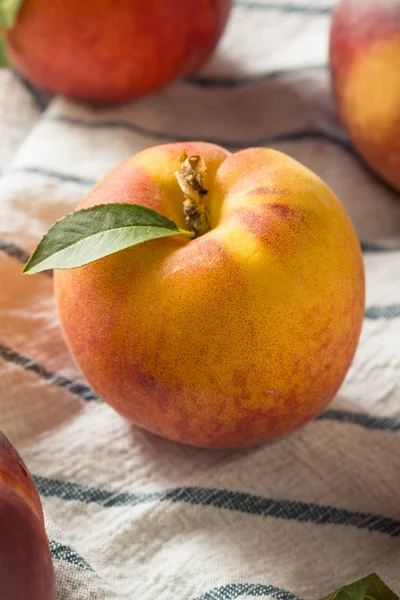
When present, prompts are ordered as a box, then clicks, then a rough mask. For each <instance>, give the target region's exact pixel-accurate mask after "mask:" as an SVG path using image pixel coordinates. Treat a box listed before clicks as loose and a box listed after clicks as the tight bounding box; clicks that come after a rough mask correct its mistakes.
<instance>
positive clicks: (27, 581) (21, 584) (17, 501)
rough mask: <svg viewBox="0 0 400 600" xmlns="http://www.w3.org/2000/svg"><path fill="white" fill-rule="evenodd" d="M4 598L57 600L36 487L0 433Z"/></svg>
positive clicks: (0, 552)
mask: <svg viewBox="0 0 400 600" xmlns="http://www.w3.org/2000/svg"><path fill="white" fill-rule="evenodd" d="M0 531H1V536H0V582H1V597H2V598H4V599H6V598H7V599H10V600H11V599H12V600H27V599H28V598H29V600H56V590H55V582H54V571H53V564H52V559H51V553H50V548H49V543H48V541H47V537H46V532H45V529H44V521H43V512H42V506H41V503H40V498H39V495H38V493H37V490H36V487H35V484H34V482H33V480H32V477H31V475H30V474H29V472H28V470H27V468H26V466H25V464H24V463H23V461H22V459H21V457H20V456H19V455H18V453H17V451H16V450H15V448H13V446H12V445H11V443H10V442H9V441H8V439H7V438H6V437H5V435H4V434H2V433H1V432H0Z"/></svg>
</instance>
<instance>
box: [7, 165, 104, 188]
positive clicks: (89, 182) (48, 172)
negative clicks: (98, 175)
mask: <svg viewBox="0 0 400 600" xmlns="http://www.w3.org/2000/svg"><path fill="white" fill-rule="evenodd" d="M13 173H28V174H32V175H43V176H44V177H49V178H50V179H58V180H59V181H65V182H66V183H76V184H77V185H85V186H90V187H92V186H93V185H95V184H96V183H97V181H96V180H94V179H86V178H85V177H79V176H77V175H70V174H69V173H62V172H60V171H53V170H52V169H46V168H43V167H34V166H24V167H22V166H21V167H17V168H15V169H11V170H9V171H6V172H5V173H3V177H4V176H6V175H12V174H13Z"/></svg>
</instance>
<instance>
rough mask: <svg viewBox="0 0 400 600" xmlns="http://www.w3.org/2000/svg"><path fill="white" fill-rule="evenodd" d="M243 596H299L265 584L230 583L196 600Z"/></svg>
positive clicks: (285, 598) (293, 599)
mask: <svg viewBox="0 0 400 600" xmlns="http://www.w3.org/2000/svg"><path fill="white" fill-rule="evenodd" d="M243 596H272V597H273V598H275V599H276V600H297V596H295V595H294V594H292V593H291V592H288V591H286V590H282V589H281V588H277V587H275V586H273V585H267V584H265V583H229V584H227V585H221V586H220V587H217V588H214V589H212V590H210V591H208V592H206V593H205V594H203V595H202V596H199V597H197V598H195V600H235V598H240V597H243Z"/></svg>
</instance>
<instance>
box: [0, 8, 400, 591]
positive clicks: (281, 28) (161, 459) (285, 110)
mask: <svg viewBox="0 0 400 600" xmlns="http://www.w3.org/2000/svg"><path fill="white" fill-rule="evenodd" d="M329 19H330V3H329V2H327V1H323V0H315V1H314V2H312V3H311V2H309V3H308V4H306V0H291V1H290V2H288V1H286V0H285V1H283V0H282V1H281V2H279V1H278V0H275V2H273V0H254V1H253V0H237V2H236V6H235V8H234V10H233V13H232V17H231V20H230V23H229V26H228V28H227V30H226V33H225V35H224V38H223V40H222V41H221V44H220V46H219V48H218V51H217V52H216V54H215V56H214V57H213V59H212V60H211V61H210V62H209V64H208V65H207V67H206V68H205V69H204V70H203V71H202V73H201V74H198V75H197V76H196V77H194V78H191V79H190V80H183V81H180V82H177V83H175V84H173V85H171V86H170V87H168V88H167V89H165V90H164V91H163V92H161V93H160V94H157V95H154V96H152V97H150V98H145V99H141V100H139V101H137V102H133V103H131V104H129V105H126V106H122V107H118V108H105V109H92V108H90V107H87V106H84V105H79V104H75V103H72V102H68V101H66V100H63V99H60V98H54V99H51V100H49V101H48V102H47V101H46V99H45V98H44V97H43V96H40V95H38V94H34V95H32V89H29V88H28V87H25V86H24V84H23V82H21V81H20V80H19V79H18V78H17V77H16V76H15V75H14V74H13V73H12V72H8V71H2V72H1V73H0V82H1V89H0V137H1V144H0V161H1V164H0V168H1V169H2V175H1V177H0V229H1V233H0V235H1V242H0V269H1V285H0V342H1V344H2V346H1V357H0V428H1V429H2V430H4V432H5V433H6V434H7V435H8V436H9V437H10V439H11V440H12V441H13V443H14V444H15V445H16V447H17V448H18V449H19V451H20V452H21V454H22V456H23V458H24V459H25V461H26V462H27V464H28V466H29V468H30V470H31V471H32V473H33V474H34V476H35V480H36V483H37V486H38V488H39V491H40V493H41V497H42V501H43V505H44V510H45V514H46V521H47V528H48V535H49V538H50V540H51V547H52V551H53V557H54V564H55V569H56V576H57V588H58V598H59V600H89V599H99V600H106V599H107V600H108V599H110V600H111V599H112V600H114V599H122V598H124V599H129V600H136V599H140V600H199V599H200V598H201V599H202V600H227V599H233V598H242V597H246V598H250V599H252V598H256V597H257V598H259V597H262V598H267V597H269V596H272V597H274V598H276V599H278V600H280V599H281V600H292V599H294V598H295V597H299V598H304V599H307V600H308V599H309V600H316V599H317V598H319V597H321V596H323V595H325V594H327V593H329V592H332V591H333V590H334V589H335V588H336V587H338V586H339V585H342V584H345V583H349V582H351V581H353V580H355V579H357V578H360V577H362V576H364V575H366V574H368V573H370V572H372V571H375V572H377V573H378V574H379V575H380V576H381V577H382V578H383V579H384V580H385V581H386V583H387V584H388V585H390V586H392V588H393V589H394V590H395V591H397V592H399V590H400V583H399V571H400V553H399V537H400V501H399V498H400V452H399V450H400V449H399V442H400V439H399V435H400V384H399V369H400V252H399V250H395V249H393V248H395V247H396V245H397V248H399V245H400V199H399V197H398V195H396V194H395V193H394V192H392V191H390V190H389V188H387V187H385V185H383V184H382V183H380V182H379V181H378V180H377V179H376V178H375V177H374V176H373V175H372V174H371V173H370V172H369V171H368V170H367V169H366V168H365V167H364V166H363V164H362V162H361V161H360V160H359V159H358V158H357V157H356V155H355V153H354V152H353V150H352V148H351V146H350V144H349V142H348V141H347V138H346V135H345V133H344V131H343V130H342V129H341V127H340V126H339V124H338V123H337V120H336V117H335V113H334V110H333V106H332V101H331V89H330V82H329V74H328V71H327V69H326V63H327V41H328V30H329ZM178 139H179V140H191V139H203V140H211V141H215V142H217V143H220V144H221V145H225V146H226V147H228V148H230V149H235V148H240V147H247V146H252V145H268V146H272V147H275V148H278V149H280V150H282V151H284V152H287V153H289V154H290V155H292V156H293V157H295V158H296V159H298V160H300V161H301V162H303V163H304V164H306V165H307V166H308V167H310V168H311V169H313V170H314V171H316V172H317V173H318V174H319V175H320V176H321V177H322V178H323V179H324V180H325V181H326V182H327V183H328V184H329V185H330V186H331V187H332V188H333V190H334V191H335V192H336V193H337V194H338V196H339V197H340V198H341V199H342V201H343V203H344V204H345V206H346V208H347V210H348V212H349V213H350V215H351V217H352V219H353V222H354V224H355V226H356V229H357V232H358V234H359V236H360V239H361V240H362V242H363V243H364V246H363V247H364V259H365V265H366V276H367V312H366V318H365V321H364V326H363V332H362V337H361V341H360V345H359V348H358V351H357V354H356V357H355V360H354V363H353V366H352V367H351V370H350V372H349V374H348V377H347V379H346V381H345V383H344V385H343V386H342V388H341V390H340V391H339V393H338V395H337V397H336V398H335V400H334V402H333V403H332V405H331V406H330V408H329V409H328V411H327V412H325V413H324V414H323V415H322V416H321V417H320V418H318V419H316V420H314V421H313V422H311V423H309V424H308V425H307V426H305V427H304V428H303V429H301V430H299V431H298V432H296V433H294V434H293V435H291V436H290V437H287V438H286V439H283V440H281V441H279V442H276V443H274V444H270V445H265V446H262V447H258V448H255V449H246V450H235V451H206V450H200V449H194V448H190V447H185V446H181V445H178V444H174V443H171V442H168V441H165V440H163V439H160V438H157V437H155V436H153V435H150V434H148V433H146V432H144V431H141V430H140V429H137V428H135V427H133V426H131V425H129V424H128V423H127V422H126V421H124V420H123V419H122V418H121V417H119V416H118V415H117V414H116V413H115V412H113V411H112V409H111V408H109V407H108V406H107V405H105V404H103V403H101V402H98V401H96V400H95V399H93V395H91V393H90V390H88V389H87V387H86V385H85V382H84V380H83V378H82V376H81V375H80V374H79V372H78V371H77V369H76V367H75V366H74V364H73V362H72V359H71V357H70V355H69V353H68V351H67V349H66V346H65V344H64V341H63V339H62V336H61V331H60V327H59V322H58V319H57V314H56V310H55V305H54V299H53V294H52V281H51V278H50V277H48V276H46V275H36V276H32V277H28V276H21V275H20V271H21V267H22V262H23V260H24V257H25V253H27V252H30V251H32V249H33V248H34V246H35V244H36V243H37V241H38V240H39V239H40V237H41V235H42V234H43V233H44V232H45V231H46V230H47V228H48V227H49V226H50V224H52V223H53V222H54V220H55V219H57V218H59V217H61V216H62V215H64V214H65V213H66V212H68V211H70V210H71V209H73V208H74V206H75V205H76V204H77V202H78V201H79V200H80V198H81V197H82V195H83V194H84V193H85V192H86V191H87V190H88V189H90V187H91V185H92V183H94V182H95V181H97V180H98V179H99V178H100V177H101V176H103V175H104V174H105V173H106V172H107V171H108V170H109V169H110V168H111V167H113V166H115V165H116V164H117V163H119V162H120V161H121V160H122V159H124V158H126V157H127V156H129V155H131V154H133V153H135V152H137V151H138V150H140V149H142V148H145V147H147V146H150V145H153V144H158V143H162V142H164V141H170V140H178ZM381 246H383V247H384V248H383V249H382V248H381ZM387 246H390V247H391V248H392V249H391V250H388V249H386V247H387ZM4 600H5V599H4Z"/></svg>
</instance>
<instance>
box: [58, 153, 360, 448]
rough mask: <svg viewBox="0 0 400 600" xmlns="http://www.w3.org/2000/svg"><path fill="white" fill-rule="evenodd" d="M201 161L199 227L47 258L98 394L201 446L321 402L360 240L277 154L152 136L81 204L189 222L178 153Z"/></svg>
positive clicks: (354, 293)
mask: <svg viewBox="0 0 400 600" xmlns="http://www.w3.org/2000/svg"><path fill="white" fill-rule="evenodd" d="M182 151H184V152H185V153H186V154H187V155H188V156H193V157H196V156H201V157H202V158H203V159H204V161H205V165H206V168H207V172H206V173H205V175H204V181H203V185H204V187H205V188H207V190H208V194H207V195H206V196H205V208H206V214H207V220H208V224H209V227H210V230H209V231H207V232H203V235H199V236H198V237H195V238H194V239H191V240H188V239H183V237H182V238H180V237H169V238H163V239H158V240H152V241H149V242H146V243H143V244H140V245H137V246H135V247H132V248H129V249H127V250H123V251H120V252H118V253H115V254H112V255H109V256H107V257H104V258H101V259H100V260H97V261H95V262H92V263H90V264H87V265H85V266H83V267H79V268H75V269H67V270H56V271H55V293H56V300H57V306H58V311H59V315H60V320H61V324H62V328H63V331H64V334H65V337H66V340H67V343H68V346H69V348H70V350H71V352H72V354H73V356H74V357H75V360H76V362H77V364H78V366H79V367H80V368H81V370H82V372H83V374H84V375H85V377H86V378H87V380H88V381H89V383H90V384H91V385H92V386H93V388H94V390H95V391H96V393H97V394H99V395H100V397H101V398H103V399H104V400H105V401H106V402H108V403H109V404H110V405H111V406H113V407H114V408H115V409H116V410H117V411H118V412H119V413H120V414H121V415H123V416H124V417H126V418H127V419H129V420H130V421H132V422H133V423H135V424H137V425H139V426H141V427H144V428H145V429H148V430H150V431H152V432H154V433H157V434H159V435H161V436H165V437H167V438H170V439H172V440H177V441H180V442H185V443H187V444H193V445H197V446H203V447H233V446H242V445H248V444H254V443H259V442H264V441H267V440H271V439H273V438H277V437H279V436H281V435H283V434H286V433H288V432H290V431H292V430H294V429H295V428H297V427H299V426H300V425H302V424H303V423H305V422H306V421H308V420H309V419H311V418H312V417H313V416H314V415H316V414H317V413H318V412H320V411H321V410H322V409H323V408H324V407H325V406H326V405H327V404H328V402H329V401H330V400H331V399H332V397H333V396H334V395H335V393H336V392H337V390H338V388H339V386H340V385H341V383H342V381H343V378H344V376H345V374H346V372H347V370H348V368H349V365H350V363H351V361H352V358H353V355H354V352H355V349H356V346H357V342H358V338H359V334H360V328H361V324H362V320H363V315H364V271H363V261H362V255H361V250H360V245H359V242H358V239H357V236H356V234H355V232H354V229H353V226H352V224H351V222H350V220H349V217H348V216H347V213H346V212H345V209H344V208H343V206H342V204H341V203H340V201H339V200H338V199H337V198H336V197H335V195H334V194H333V193H332V192H331V190H330V189H329V188H328V187H327V186H326V185H325V184H324V183H323V182H322V181H321V180H320V179H319V178H318V177H317V176H316V175H314V174H313V173H312V172H311V171H309V170H308V169H307V168H305V167H304V166H302V165H301V164H299V163H298V162H296V161H295V160H293V159H292V158H290V157H289V156H286V155H284V154H282V153H280V152H277V151H275V150H270V149H266V148H249V149H247V150H243V151H240V152H237V153H235V154H231V155H230V154H229V153H228V152H227V151H226V150H224V149H223V148H220V147H218V146H215V145H212V144H208V143H200V142H192V143H185V144H183V143H178V144H167V145H162V146H155V147H152V148H149V149H147V150H144V151H142V152H140V153H138V154H137V155H135V156H133V157H132V158H130V159H128V160H126V161H125V162H123V163H122V164H121V165H120V166H118V167H116V168H115V169H114V170H113V171H111V172H110V173H109V174H108V175H107V176H106V177H105V178H104V179H103V180H102V181H100V182H99V183H98V184H97V185H96V186H95V188H94V189H93V190H92V191H91V192H90V193H89V194H88V195H87V196H86V198H84V199H83V200H82V202H81V204H80V205H79V208H86V207H90V206H94V205H98V204H107V203H109V202H110V201H112V202H124V203H127V202H130V203H136V204H142V205H144V206H147V207H149V208H152V209H154V210H156V211H158V212H160V213H162V214H164V215H165V216H167V217H169V218H171V219H172V220H174V221H175V222H176V223H177V225H178V226H179V227H180V228H183V229H184V228H185V227H186V228H187V225H185V216H184V211H183V202H184V194H183V192H182V189H181V186H180V185H179V183H178V179H177V176H176V172H177V171H178V172H179V169H180V156H181V153H182Z"/></svg>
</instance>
